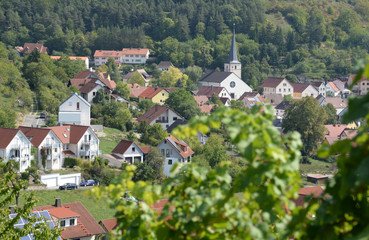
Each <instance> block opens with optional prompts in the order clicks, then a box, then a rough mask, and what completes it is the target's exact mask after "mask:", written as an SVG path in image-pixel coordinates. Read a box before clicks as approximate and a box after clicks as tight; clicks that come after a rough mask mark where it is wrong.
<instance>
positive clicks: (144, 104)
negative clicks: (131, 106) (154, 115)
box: [138, 99, 155, 113]
mask: <svg viewBox="0 0 369 240" xmlns="http://www.w3.org/2000/svg"><path fill="white" fill-rule="evenodd" d="M154 105H155V104H154V103H153V102H152V101H151V100H150V99H142V100H141V101H140V102H139V103H138V109H140V111H141V112H142V113H145V112H146V111H147V110H149V109H150V108H152V107H153V106H154Z"/></svg>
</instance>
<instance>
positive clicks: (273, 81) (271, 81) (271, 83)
mask: <svg viewBox="0 0 369 240" xmlns="http://www.w3.org/2000/svg"><path fill="white" fill-rule="evenodd" d="M284 79H285V78H280V77H268V79H267V80H265V82H264V83H263V84H262V85H261V87H270V88H275V87H277V86H278V85H279V84H280V83H281V82H282V81H283V80H284Z"/></svg>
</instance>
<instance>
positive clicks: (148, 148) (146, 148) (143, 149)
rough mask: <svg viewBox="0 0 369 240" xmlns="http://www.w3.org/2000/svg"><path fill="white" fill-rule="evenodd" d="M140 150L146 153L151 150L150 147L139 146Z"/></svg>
mask: <svg viewBox="0 0 369 240" xmlns="http://www.w3.org/2000/svg"><path fill="white" fill-rule="evenodd" d="M141 150H142V152H143V153H144V154H148V153H149V152H150V150H151V147H141Z"/></svg>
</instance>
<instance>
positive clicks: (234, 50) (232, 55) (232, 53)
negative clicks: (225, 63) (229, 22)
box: [229, 24, 239, 63]
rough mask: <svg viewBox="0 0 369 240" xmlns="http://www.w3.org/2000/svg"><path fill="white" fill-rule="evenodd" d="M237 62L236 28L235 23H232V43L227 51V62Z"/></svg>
mask: <svg viewBox="0 0 369 240" xmlns="http://www.w3.org/2000/svg"><path fill="white" fill-rule="evenodd" d="M232 62H233V63H238V62H239V61H238V57H237V48H236V30H235V25H234V24H233V38H232V45H231V51H230V52H229V63H232Z"/></svg>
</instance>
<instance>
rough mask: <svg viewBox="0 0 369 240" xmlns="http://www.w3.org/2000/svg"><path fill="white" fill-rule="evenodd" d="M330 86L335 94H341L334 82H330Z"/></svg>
mask: <svg viewBox="0 0 369 240" xmlns="http://www.w3.org/2000/svg"><path fill="white" fill-rule="evenodd" d="M328 84H329V85H330V86H331V87H332V88H333V90H334V91H335V92H339V91H340V90H339V89H338V88H337V87H336V85H335V84H334V83H333V82H329V83H328Z"/></svg>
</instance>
